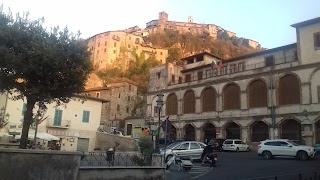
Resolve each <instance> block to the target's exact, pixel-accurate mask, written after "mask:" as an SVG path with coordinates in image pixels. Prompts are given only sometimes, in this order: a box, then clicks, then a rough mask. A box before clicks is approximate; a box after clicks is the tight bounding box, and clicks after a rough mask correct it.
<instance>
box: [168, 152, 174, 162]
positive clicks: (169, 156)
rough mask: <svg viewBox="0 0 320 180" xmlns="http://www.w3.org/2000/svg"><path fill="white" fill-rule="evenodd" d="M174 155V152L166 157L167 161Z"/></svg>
mask: <svg viewBox="0 0 320 180" xmlns="http://www.w3.org/2000/svg"><path fill="white" fill-rule="evenodd" d="M172 156H173V155H172V154H169V155H168V156H167V158H166V162H168V161H169V160H170V159H171V158H172Z"/></svg>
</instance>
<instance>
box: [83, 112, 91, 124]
mask: <svg viewBox="0 0 320 180" xmlns="http://www.w3.org/2000/svg"><path fill="white" fill-rule="evenodd" d="M89 118H90V111H83V114H82V122H84V123H89Z"/></svg>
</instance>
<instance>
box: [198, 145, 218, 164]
mask: <svg viewBox="0 0 320 180" xmlns="http://www.w3.org/2000/svg"><path fill="white" fill-rule="evenodd" d="M214 143H215V142H214V140H213V139H211V140H210V141H209V143H208V146H206V147H205V148H204V149H203V152H202V154H201V160H202V165H204V162H205V159H206V157H207V155H209V154H210V153H213V145H214Z"/></svg>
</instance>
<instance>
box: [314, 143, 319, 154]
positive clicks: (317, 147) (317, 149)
mask: <svg viewBox="0 0 320 180" xmlns="http://www.w3.org/2000/svg"><path fill="white" fill-rule="evenodd" d="M314 149H315V151H316V154H320V144H316V145H315V146H314Z"/></svg>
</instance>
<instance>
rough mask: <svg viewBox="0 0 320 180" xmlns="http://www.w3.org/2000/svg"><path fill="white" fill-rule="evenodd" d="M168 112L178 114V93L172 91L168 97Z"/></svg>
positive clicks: (168, 113)
mask: <svg viewBox="0 0 320 180" xmlns="http://www.w3.org/2000/svg"><path fill="white" fill-rule="evenodd" d="M166 114H167V115H168V116H169V115H177V114H178V97H177V95H176V93H171V94H169V95H168V96H167V98H166Z"/></svg>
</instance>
